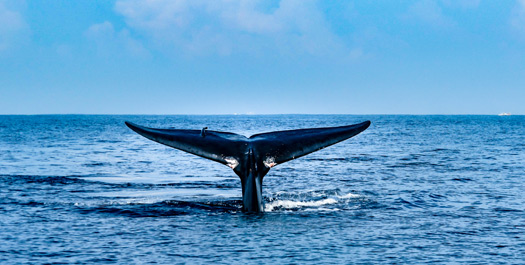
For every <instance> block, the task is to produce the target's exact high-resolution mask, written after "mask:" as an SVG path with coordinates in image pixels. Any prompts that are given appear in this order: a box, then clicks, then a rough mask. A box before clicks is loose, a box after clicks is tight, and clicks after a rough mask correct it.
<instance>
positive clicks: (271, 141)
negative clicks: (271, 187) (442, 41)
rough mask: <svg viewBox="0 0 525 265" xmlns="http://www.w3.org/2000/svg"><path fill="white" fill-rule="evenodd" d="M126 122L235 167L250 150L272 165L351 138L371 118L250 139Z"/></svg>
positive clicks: (152, 136)
mask: <svg viewBox="0 0 525 265" xmlns="http://www.w3.org/2000/svg"><path fill="white" fill-rule="evenodd" d="M126 125H127V126H128V127H129V128H130V129H132V130H133V131H135V132H137V133H138V134H140V135H142V136H144V137H146V138H148V139H150V140H153V141H155V142H158V143H161V144H164V145H167V146H170V147H173V148H176V149H179V150H182V151H185V152H188V153H191V154H194V155H197V156H200V157H204V158H207V159H210V160H213V161H216V162H219V163H221V164H225V165H227V166H229V167H231V168H233V169H235V167H236V166H237V165H239V162H240V161H241V160H242V159H243V157H244V156H245V154H246V153H248V152H249V150H252V151H253V152H256V157H258V158H259V159H262V160H263V161H264V165H266V166H267V167H268V168H271V167H273V166H275V165H277V164H281V163H284V162H287V161H290V160H292V159H296V158H299V157H301V156H304V155H307V154H309V153H312V152H315V151H317V150H320V149H323V148H325V147H328V146H330V145H333V144H336V143H338V142H341V141H344V140H346V139H348V138H351V137H353V136H355V135H357V134H359V133H361V132H362V131H364V130H366V129H367V128H368V127H369V126H370V121H365V122H362V123H359V124H354V125H348V126H340V127H326V128H313V129H299V130H289V131H277V132H269V133H261V134H256V135H252V136H251V137H249V138H247V137H245V136H242V135H238V134H234V133H229V132H218V131H212V130H206V131H205V129H203V130H180V129H154V128H148V127H143V126H140V125H136V124H133V123H130V122H126Z"/></svg>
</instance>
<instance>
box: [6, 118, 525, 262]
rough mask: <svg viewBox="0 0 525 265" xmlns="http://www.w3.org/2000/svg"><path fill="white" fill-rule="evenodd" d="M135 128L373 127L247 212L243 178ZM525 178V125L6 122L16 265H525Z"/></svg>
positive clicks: (288, 175) (11, 250)
mask: <svg viewBox="0 0 525 265" xmlns="http://www.w3.org/2000/svg"><path fill="white" fill-rule="evenodd" d="M126 120H127V121H131V122H134V123H137V124H140V125H144V126H149V127H155V128H180V129H201V128H203V127H208V128H209V129H210V130H216V131H229V132H235V133H238V134H242V135H245V136H250V135H252V134H256V133H261V132H269V131H276V130H288V129H299V128H310V127H327V126H328V127H329V126H341V125H348V124H354V123H359V122H362V121H365V120H371V121H372V125H371V126H370V128H369V129H368V130H366V131H365V132H363V133H361V134H359V135H357V136H356V137H354V138H352V139H350V140H347V141H344V142H342V143H339V144H337V145H334V146H331V147H328V148H326V149H323V150H321V151H319V152H316V153H313V154H310V155H308V156H305V157H302V158H299V159H296V160H293V161H290V162H287V163H284V164H281V165H278V166H276V167H274V168H272V170H270V172H269V174H268V175H266V177H265V178H264V183H263V195H264V201H265V206H264V208H265V210H266V212H265V213H263V214H247V213H243V212H242V211H241V208H242V203H241V185H240V181H239V179H238V177H237V176H236V175H235V174H234V173H233V171H232V170H231V169H230V168H228V167H226V166H224V165H221V164H218V163H215V162H213V161H209V160H206V159H203V158H199V157H196V156H193V155H190V154H187V153H184V152H181V151H178V150H175V149H172V148H169V147H166V146H163V145H160V144H158V143H155V142H152V141H150V140H147V139H145V138H143V137H141V136H140V135H138V134H136V133H134V132H133V131H131V130H129V129H128V128H127V127H126V126H125V125H124V121H126ZM524 177H525V117H524V116H504V117H499V116H400V115H393V116H388V115H378V116H376V115H363V116H355V115H270V116H264V115H262V116H261V115H231V116H113V115H102V116H95V115H43V116H39V115H37V116H0V243H1V244H0V263H2V264H39V263H87V264H91V263H120V264H129V263H140V264H143V263H144V264H148V263H152V264H154V263H158V264H174V263H203V264H204V263H206V264H213V263H223V264H231V263H242V264H244V263H269V264H283V263H296V264H303V263H320V262H323V263H347V264H353V263H401V264H403V263H430V262H446V263H465V264H506V263H511V264H518V263H525V179H524Z"/></svg>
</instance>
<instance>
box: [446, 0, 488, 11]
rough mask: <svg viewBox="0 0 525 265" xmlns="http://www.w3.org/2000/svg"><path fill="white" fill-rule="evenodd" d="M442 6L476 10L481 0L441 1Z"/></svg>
mask: <svg viewBox="0 0 525 265" xmlns="http://www.w3.org/2000/svg"><path fill="white" fill-rule="evenodd" d="M441 2H442V3H443V5H444V6H447V7H452V8H467V9H471V8H477V7H478V6H479V4H480V2H481V0H441Z"/></svg>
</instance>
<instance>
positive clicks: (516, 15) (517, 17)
mask: <svg viewBox="0 0 525 265" xmlns="http://www.w3.org/2000/svg"><path fill="white" fill-rule="evenodd" d="M510 24H511V25H512V27H514V28H515V29H516V30H518V31H520V32H521V33H525V0H517V1H516V6H515V7H514V10H513V11H512V15H511V19H510Z"/></svg>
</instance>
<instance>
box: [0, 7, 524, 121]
mask: <svg viewBox="0 0 525 265" xmlns="http://www.w3.org/2000/svg"><path fill="white" fill-rule="evenodd" d="M501 112H510V113H512V114H525V0H517V1H514V0H504V1H484V0H421V1H404V0H400V1H329V0H325V1H313V0H302V1H299V0H281V1H278V0H264V1H262V0H261V1H258V0H253V1H244V0H213V1H212V0H209V1H202V0H129V1H124V0H114V1H106V0H105V1H102V0H101V1H87V0H84V1H80V0H79V1H71V0H28V1H24V0H0V114H498V113H501Z"/></svg>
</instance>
